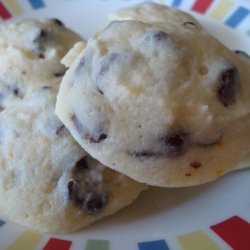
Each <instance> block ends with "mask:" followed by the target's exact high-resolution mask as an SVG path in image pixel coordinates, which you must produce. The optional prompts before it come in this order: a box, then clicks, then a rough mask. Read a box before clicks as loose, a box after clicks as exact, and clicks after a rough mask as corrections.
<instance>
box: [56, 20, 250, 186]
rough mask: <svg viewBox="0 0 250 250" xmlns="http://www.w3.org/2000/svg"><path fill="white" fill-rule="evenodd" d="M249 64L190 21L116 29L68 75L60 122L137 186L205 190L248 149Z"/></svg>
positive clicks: (91, 44)
mask: <svg viewBox="0 0 250 250" xmlns="http://www.w3.org/2000/svg"><path fill="white" fill-rule="evenodd" d="M249 64H250V62H249V60H248V59H246V58H242V57H241V56H239V55H237V54H235V53H233V52H231V51H230V50H229V49H227V48H226V47H225V46H223V45H222V44H221V43H219V42H218V41H217V40H216V39H214V38H213V37H212V36H210V35H209V34H207V33H206V32H205V31H204V30H203V29H202V28H201V27H200V26H196V24H195V23H190V22H189V21H188V22H183V23H181V24H180V23H179V22H176V21H171V20H169V22H166V23H151V24H146V23H142V22H139V21H121V22H118V21H116V22H112V23H111V24H110V25H109V26H108V27H106V28H105V29H104V30H103V31H102V32H100V33H99V34H97V35H96V36H95V37H93V38H92V39H90V40H89V41H88V44H87V47H86V49H85V50H84V51H83V52H82V53H81V54H80V55H79V56H78V57H77V59H76V60H75V61H74V63H73V64H72V66H71V67H70V69H69V70H68V71H67V73H66V75H65V76H64V78H63V81H62V84H61V87H60V91H59V95H58V98H57V105H56V114H57V115H58V116H59V118H60V119H61V120H62V121H63V123H64V124H65V125H66V127H67V128H68V129H69V130H70V132H71V133H72V135H73V136H74V138H75V139H76V140H77V141H78V142H79V143H80V144H81V145H82V147H83V148H84V149H85V150H86V151H88V152H89V153H90V154H91V155H92V156H93V157H94V158H96V159H98V160H99V161H101V162H102V163H103V164H105V165H107V166H110V167H112V168H113V169H116V170H118V171H120V172H122V173H124V174H126V175H128V176H130V177H132V178H134V179H135V180H137V181H140V182H145V183H147V184H151V185H157V186H166V187H176V186H190V185H197V184H202V183H205V182H208V181H212V180H215V179H216V178H218V177H219V176H221V175H223V174H225V173H227V172H229V171H232V170H234V169H236V168H238V167H239V164H240V163H241V162H242V161H243V160H244V159H245V158H247V156H248V153H249V151H250V141H249V137H248V136H247V135H248V134H249V132H250V131H249V130H250V113H249V110H250V109H249V108H250V102H249V100H250V99H249V93H250V85H249V80H248V73H247V72H248V71H249Z"/></svg>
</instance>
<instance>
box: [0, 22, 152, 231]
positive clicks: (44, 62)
mask: <svg viewBox="0 0 250 250" xmlns="http://www.w3.org/2000/svg"><path fill="white" fill-rule="evenodd" d="M0 33H1V36H0V57H1V61H0V63H1V71H0V86H1V95H0V97H1V99H0V102H1V103H0V105H1V113H0V140H1V145H0V214H1V216H5V217H7V218H9V219H11V220H12V221H15V222H17V223H20V224H22V225H25V226H28V227H31V228H33V229H36V230H39V231H43V232H69V231H74V230H77V229H79V228H81V227H83V226H86V225H88V224H90V223H92V222H94V221H96V220H98V219H100V218H102V217H104V216H107V215H109V214H112V213H115V212H116V211H117V210H119V209H121V208H123V207H124V206H126V205H128V204H130V203H131V202H132V201H133V200H134V199H135V198H136V197H137V196H138V195H139V193H140V192H141V191H143V190H144V189H145V188H146V187H147V186H146V185H145V184H141V183H138V182H136V181H134V180H132V179H130V178H129V177H126V176H124V175H123V174H120V173H118V172H116V171H114V170H111V169H109V168H107V167H105V166H104V165H102V164H101V163H99V162H98V161H96V160H94V159H93V158H92V157H91V156H90V155H88V153H86V151H84V150H83V149H82V148H81V147H80V146H79V145H78V144H77V143H76V142H75V140H74V139H73V137H72V136H71V135H70V133H69V131H68V130H67V129H66V127H65V126H64V125H63V124H62V122H61V121H60V120H59V119H58V118H57V117H56V115H55V114H54V110H55V103H56V95H57V93H58V87H59V84H60V82H61V79H62V77H63V75H64V73H65V71H66V67H64V66H63V65H62V64H61V63H60V60H61V58H62V57H63V56H64V55H65V54H66V52H67V51H68V50H69V49H70V48H71V47H72V46H73V45H74V44H75V43H76V42H77V41H79V40H82V38H80V37H79V36H78V35H77V34H75V33H74V32H72V31H70V30H69V29H67V28H66V27H65V26H64V25H63V23H62V22H60V21H59V20H55V19H52V20H46V21H34V20H26V21H21V22H16V23H10V24H4V25H2V26H1V27H0Z"/></svg>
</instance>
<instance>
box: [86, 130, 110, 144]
mask: <svg viewBox="0 0 250 250" xmlns="http://www.w3.org/2000/svg"><path fill="white" fill-rule="evenodd" d="M106 138H107V134H105V133H102V132H100V133H98V134H96V135H95V136H89V141H90V142H91V143H99V142H101V141H103V140H105V139H106Z"/></svg>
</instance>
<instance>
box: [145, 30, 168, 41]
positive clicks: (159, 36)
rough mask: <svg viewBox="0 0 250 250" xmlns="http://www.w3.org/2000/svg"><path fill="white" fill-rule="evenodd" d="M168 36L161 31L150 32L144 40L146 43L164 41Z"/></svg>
mask: <svg viewBox="0 0 250 250" xmlns="http://www.w3.org/2000/svg"><path fill="white" fill-rule="evenodd" d="M169 39H170V35H169V34H168V33H166V32H164V31H161V30H150V31H149V32H147V33H146V36H145V40H146V41H151V40H154V41H158V42H159V41H165V40H169Z"/></svg>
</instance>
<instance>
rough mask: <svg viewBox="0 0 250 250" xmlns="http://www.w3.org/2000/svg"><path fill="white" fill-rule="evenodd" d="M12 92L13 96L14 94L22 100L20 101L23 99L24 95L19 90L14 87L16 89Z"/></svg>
mask: <svg viewBox="0 0 250 250" xmlns="http://www.w3.org/2000/svg"><path fill="white" fill-rule="evenodd" d="M12 92H13V94H14V95H15V96H16V97H18V98H20V99H22V98H23V94H22V93H21V92H20V90H19V88H17V87H14V88H13V89H12Z"/></svg>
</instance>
